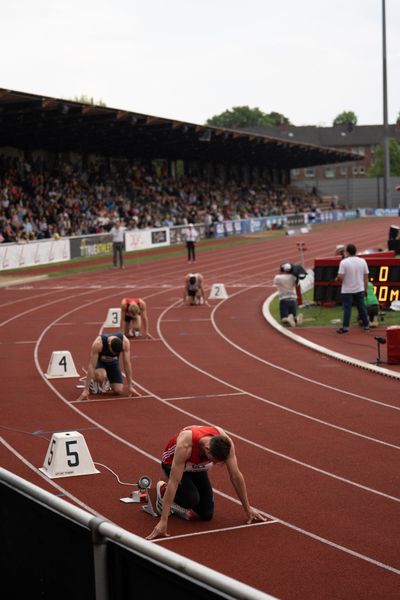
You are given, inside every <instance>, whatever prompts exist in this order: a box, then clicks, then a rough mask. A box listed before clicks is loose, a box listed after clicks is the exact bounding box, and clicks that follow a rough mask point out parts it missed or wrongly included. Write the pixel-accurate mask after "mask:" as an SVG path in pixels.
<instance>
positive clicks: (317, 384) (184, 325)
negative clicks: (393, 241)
mask: <svg viewBox="0 0 400 600" xmlns="http://www.w3.org/2000/svg"><path fill="white" fill-rule="evenodd" d="M390 224H391V221H389V220H383V219H382V220H368V221H366V220H365V221H357V222H354V223H345V224H343V225H341V226H339V225H337V224H336V225H331V226H323V227H320V228H315V229H314V231H313V232H311V233H309V234H307V236H306V237H304V236H303V237H302V238H301V241H306V242H307V247H308V250H307V252H306V254H305V258H306V266H312V264H313V258H314V257H316V256H324V255H325V256H326V255H331V254H332V249H333V248H334V247H335V245H336V244H337V243H341V242H347V241H352V242H354V243H355V244H356V245H357V247H358V248H359V249H363V248H371V247H377V246H380V245H385V240H386V239H387V232H388V228H389V225H390ZM297 241H299V238H297V237H284V236H281V237H276V238H272V239H267V240H265V239H264V240H257V241H255V242H254V243H249V244H246V245H241V246H239V247H228V246H224V245H222V246H221V247H219V248H218V249H202V248H201V246H199V249H198V262H197V264H196V270H199V271H200V272H202V273H203V275H204V277H205V282H206V285H207V287H208V288H209V287H210V286H211V285H212V283H217V282H218V283H220V282H222V283H224V284H225V286H226V289H227V291H228V294H229V298H228V299H227V300H226V301H223V302H216V301H211V302H210V304H211V305H212V306H211V308H208V307H205V306H200V307H182V306H181V305H180V303H181V296H182V287H183V279H184V276H185V274H186V273H187V272H188V271H189V270H192V269H190V268H189V266H188V264H187V262H186V260H185V255H184V251H182V256H180V257H171V256H169V257H165V259H164V260H162V261H154V262H151V263H149V264H147V265H146V266H139V265H134V266H131V267H128V268H127V269H126V270H125V271H119V270H118V271H113V270H110V269H105V270H104V271H102V272H93V273H91V274H85V275H78V276H68V277H65V278H63V279H49V280H46V281H40V282H37V283H35V284H32V285H25V286H13V287H10V288H3V289H1V290H0V308H1V312H0V315H1V317H0V356H1V361H2V366H3V372H4V373H6V374H7V376H6V377H4V376H3V384H2V400H1V407H2V410H1V414H2V416H1V420H0V428H1V432H0V433H1V436H2V442H3V445H2V449H1V464H2V465H3V466H4V467H5V468H7V469H9V470H11V471H14V472H15V473H17V474H18V475H20V476H22V477H24V478H26V479H28V480H30V481H32V482H33V483H35V484H36V485H39V486H41V487H43V488H44V489H46V490H48V491H50V492H52V493H54V494H56V495H62V496H63V497H64V498H65V499H66V500H67V501H71V502H73V503H76V504H78V505H79V506H82V507H83V508H85V509H86V510H89V511H90V512H93V513H94V514H98V515H101V516H103V517H105V518H107V519H109V520H111V521H113V522H115V523H116V524H118V525H120V526H122V527H124V528H126V529H128V530H129V531H131V532H134V533H136V534H138V535H140V536H143V537H144V536H146V535H147V534H148V533H149V532H150V531H151V530H152V528H153V526H154V520H153V518H152V517H151V516H149V515H147V514H146V513H144V512H143V511H141V510H140V506H139V505H136V504H124V503H122V502H121V501H120V498H121V497H124V496H128V495H129V494H130V492H131V491H132V490H133V489H135V488H134V486H133V485H132V484H133V482H135V481H137V479H138V477H139V476H140V475H143V474H147V475H150V477H151V478H152V480H153V482H154V483H155V482H156V481H157V479H158V478H159V476H160V468H159V458H160V455H161V451H162V449H163V447H164V445H165V442H166V441H167V440H168V439H169V437H170V435H171V434H172V433H174V432H175V431H177V430H179V429H180V428H181V427H183V426H185V425H189V424H193V423H198V424H200V423H215V424H218V425H220V426H222V427H223V428H224V429H225V430H226V431H227V432H228V433H229V434H230V435H231V436H232V438H233V439H234V442H235V446H236V450H237V455H238V459H239V465H240V468H241V470H242V471H243V473H244V475H245V478H246V482H247V486H248V491H249V497H250V501H251V503H252V505H253V506H255V507H257V508H258V509H259V510H261V511H263V513H264V514H265V515H266V516H267V517H268V521H267V522H266V523H263V524H253V525H245V519H244V513H243V511H242V508H241V506H240V504H238V501H237V500H236V497H235V496H234V492H233V489H232V487H231V485H230V483H229V480H228V478H227V476H226V472H225V469H223V468H220V467H215V468H214V470H213V472H212V474H211V478H212V482H213V486H214V489H215V494H216V511H215V518H214V519H213V521H211V522H209V523H196V522H191V523H189V522H185V521H181V520H179V519H176V518H173V517H172V518H171V519H170V526H169V533H170V535H171V537H168V538H163V539H159V540H156V541H155V542H152V543H158V544H160V545H162V546H164V547H167V548H169V549H171V550H173V551H175V552H178V553H179V554H182V555H185V556H187V557H189V558H191V559H193V560H196V561H198V562H200V563H203V564H205V565H207V566H209V567H212V568H214V569H216V570H219V571H221V572H222V573H224V574H226V575H229V576H231V577H234V578H236V579H238V580H241V581H243V582H245V583H247V584H249V585H252V586H254V587H256V588H258V589H260V590H263V591H265V592H268V593H270V594H272V595H274V596H277V597H278V598H282V599H283V598H285V599H302V600H303V599H307V600H309V599H312V598H318V599H325V598H329V599H331V598H335V599H336V598H340V599H352V600H353V599H354V598H362V599H363V600H364V599H368V598H374V599H376V598H382V599H385V600H389V599H395V598H396V599H398V598H399V589H400V510H399V509H400V452H399V451H400V440H399V431H400V418H399V417H400V399H399V382H398V381H397V380H393V379H390V378H386V377H382V376H379V375H376V374H374V373H371V372H368V371H364V370H360V369H357V368H355V367H352V366H351V365H347V364H344V363H342V362H338V361H336V360H335V359H332V358H329V357H327V356H324V355H322V354H319V353H317V352H315V351H313V350H311V349H308V348H305V347H303V346H301V345H299V344H297V343H295V342H293V341H292V340H290V339H287V338H286V336H282V335H281V334H280V333H279V332H277V331H276V330H274V329H273V328H272V327H271V326H269V325H268V324H267V323H266V321H265V320H264V319H263V316H262V305H263V302H264V300H265V298H266V297H268V296H269V295H270V294H271V293H273V292H274V288H273V287H272V285H271V283H272V279H273V276H274V274H275V273H276V272H277V269H278V267H279V265H280V264H281V263H282V262H283V261H290V262H299V255H298V252H297V247H296V242H297ZM125 295H134V296H141V297H143V298H145V299H146V302H147V305H148V307H149V317H150V331H151V333H152V335H153V336H154V338H155V339H154V340H135V341H133V342H131V348H132V361H133V367H134V379H135V382H136V384H137V385H138V386H140V388H141V390H142V395H141V397H139V398H128V397H122V398H110V397H109V396H106V395H103V396H102V397H101V398H100V399H96V398H95V397H91V399H90V400H89V401H86V402H80V403H77V402H76V399H77V397H78V395H79V393H80V390H79V389H77V387H76V385H77V384H78V383H79V382H78V380H77V379H52V380H47V379H46V378H45V377H44V373H45V372H46V370H47V366H48V362H49V358H50V356H51V353H52V351H54V350H69V351H70V352H71V354H72V356H73V359H74V362H75V365H76V367H77V369H78V371H79V372H80V373H81V374H82V375H83V374H84V369H85V368H86V367H87V363H88V357H89V349H90V345H91V343H92V341H93V339H94V338H95V336H96V335H97V334H98V333H99V332H100V330H101V328H102V324H103V322H104V319H105V316H106V314H107V310H108V308H110V307H117V306H119V303H120V300H121V298H122V297H124V296H125ZM107 331H115V330H107ZM366 335H373V333H372V332H371V333H366ZM73 430H78V431H80V432H81V433H83V435H84V437H85V439H86V442H87V444H88V447H89V449H90V453H91V456H92V458H93V460H94V461H95V463H96V466H97V468H98V469H99V471H100V474H98V475H90V476H83V477H67V478H61V479H54V480H50V479H48V478H47V477H45V476H44V475H42V474H41V473H40V472H39V471H38V467H40V466H42V464H43V462H44V457H45V455H46V451H47V447H48V444H49V441H50V439H51V435H52V433H53V432H55V431H73ZM124 484H128V485H124Z"/></svg>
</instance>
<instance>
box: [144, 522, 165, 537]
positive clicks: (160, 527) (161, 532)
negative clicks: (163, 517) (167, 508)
mask: <svg viewBox="0 0 400 600" xmlns="http://www.w3.org/2000/svg"><path fill="white" fill-rule="evenodd" d="M158 536H164V537H169V533H168V532H167V523H165V524H164V523H162V521H160V522H159V523H157V525H156V526H155V527H154V529H153V531H152V532H151V533H150V535H148V536H147V537H146V540H154V538H156V537H158Z"/></svg>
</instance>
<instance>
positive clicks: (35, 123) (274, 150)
mask: <svg viewBox="0 0 400 600" xmlns="http://www.w3.org/2000/svg"><path fill="white" fill-rule="evenodd" d="M0 144H1V146H3V147H4V146H12V147H16V148H21V149H24V150H39V149H41V150H48V151H50V152H67V151H72V152H78V153H80V154H98V155H104V156H120V157H136V158H137V157H143V158H169V159H186V160H188V159H192V160H201V161H213V162H229V163H238V164H249V165H260V166H266V167H268V168H274V167H278V168H285V169H292V168H296V167H306V166H313V165H320V164H329V163H337V162H344V161H349V160H357V159H359V157H358V156H356V155H353V154H351V153H348V152H343V151H339V150H337V149H334V148H327V147H322V146H318V145H315V144H309V143H298V142H292V141H286V140H282V139H278V138H276V137H272V136H270V135H266V134H265V133H260V132H244V131H237V130H232V129H222V128H218V127H209V126H207V125H198V124H194V123H186V122H183V121H177V120H174V119H166V118H161V117H155V116H152V115H144V114H139V113H136V112H130V111H126V110H120V109H115V108H109V107H106V106H97V105H92V104H84V103H81V102H75V101H72V100H63V99H60V98H52V97H46V96H40V95H34V94H27V93H24V92H16V91H13V90H7V89H1V88H0Z"/></svg>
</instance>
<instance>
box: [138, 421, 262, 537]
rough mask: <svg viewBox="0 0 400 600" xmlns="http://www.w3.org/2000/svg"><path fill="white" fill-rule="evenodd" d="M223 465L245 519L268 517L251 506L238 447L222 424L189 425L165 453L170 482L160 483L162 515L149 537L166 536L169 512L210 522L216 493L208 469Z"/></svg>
mask: <svg viewBox="0 0 400 600" xmlns="http://www.w3.org/2000/svg"><path fill="white" fill-rule="evenodd" d="M216 463H220V464H224V465H225V466H226V468H227V469H228V474H229V478H230V480H231V483H232V485H233V487H234V489H235V492H236V495H237V497H238V498H239V500H240V502H241V504H242V506H243V509H244V512H245V513H246V522H247V523H251V522H252V521H254V520H258V521H266V520H267V519H266V518H265V517H264V516H263V515H262V514H261V513H260V512H258V511H257V510H256V509H255V508H252V507H251V506H250V503H249V500H248V497H247V489H246V483H245V480H244V477H243V475H242V473H241V472H240V470H239V466H238V462H237V458H236V453H235V446H234V444H233V441H232V439H231V438H230V437H229V436H228V435H227V434H226V433H225V431H224V430H223V429H222V428H221V427H211V426H208V425H206V426H202V425H190V426H189V427H185V428H184V429H182V431H180V432H179V433H177V434H176V435H174V436H173V437H172V438H171V440H170V441H169V442H168V444H167V446H166V448H165V450H164V452H163V455H162V469H163V472H164V476H165V478H166V480H167V481H159V482H158V483H157V503H156V509H157V512H158V513H159V514H160V516H161V518H160V520H159V522H158V524H157V525H156V526H155V528H154V529H153V531H152V532H151V533H150V535H148V536H147V539H148V540H152V539H154V538H156V537H158V536H167V535H168V533H167V526H168V518H169V516H170V514H173V515H174V514H175V515H176V516H178V517H180V518H183V519H186V520H188V521H192V520H194V519H201V520H203V521H210V520H211V519H212V518H213V515H214V496H213V491H212V487H211V483H210V480H209V478H208V471H209V470H210V469H211V467H212V466H213V465H214V464H216Z"/></svg>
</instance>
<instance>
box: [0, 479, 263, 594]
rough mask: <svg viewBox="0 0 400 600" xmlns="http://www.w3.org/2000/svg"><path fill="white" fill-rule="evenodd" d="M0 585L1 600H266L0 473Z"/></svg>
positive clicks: (226, 578) (196, 564)
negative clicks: (140, 599)
mask: <svg viewBox="0 0 400 600" xmlns="http://www.w3.org/2000/svg"><path fill="white" fill-rule="evenodd" d="M0 491H1V497H2V502H1V508H0V524H1V550H2V552H1V554H2V556H1V559H0V564H1V571H2V577H1V585H2V589H3V590H8V592H6V594H7V599H8V600H13V599H15V600H17V599H18V600H19V599H20V598H43V599H48V600H53V599H54V598H57V600H64V598H65V599H66V600H67V599H68V600H71V598H72V599H73V600H126V599H127V598H135V597H147V598H157V597H160V598H171V597H173V598H174V600H187V598H190V599H191V600H217V599H243V600H273V599H272V597H271V596H269V595H268V594H264V593H263V592H260V591H258V590H255V589H254V588H251V587H250V586H247V585H245V584H242V583H240V582H238V581H235V580H234V579H231V578H230V577H226V576H225V575H222V574H220V573H217V572H216V571H213V570H212V569H209V568H207V567H204V566H202V565H200V564H198V563H196V562H194V561H191V560H189V559H187V558H184V557H182V556H179V555H178V554H175V553H174V552H171V551H169V550H166V549H165V548H161V547H159V546H157V545H156V544H154V543H151V542H149V541H147V540H144V539H142V538H140V537H138V536H136V535H134V534H132V533H129V532H128V531H126V530H124V529H122V528H120V527H117V526H116V525H114V524H112V523H110V522H108V521H106V520H104V519H101V518H98V517H94V516H93V515H92V514H90V513H88V512H86V511H84V510H82V509H81V508H79V507H76V506H74V505H72V504H69V503H68V502H66V501H65V500H63V499H61V498H59V497H57V496H55V495H53V494H50V493H48V492H46V491H45V490H42V489H41V488H39V487H37V486H35V485H33V484H31V483H29V482H27V481H25V480H24V479H22V478H20V477H18V476H17V475H14V474H13V473H11V472H9V471H7V470H6V469H3V468H0Z"/></svg>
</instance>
